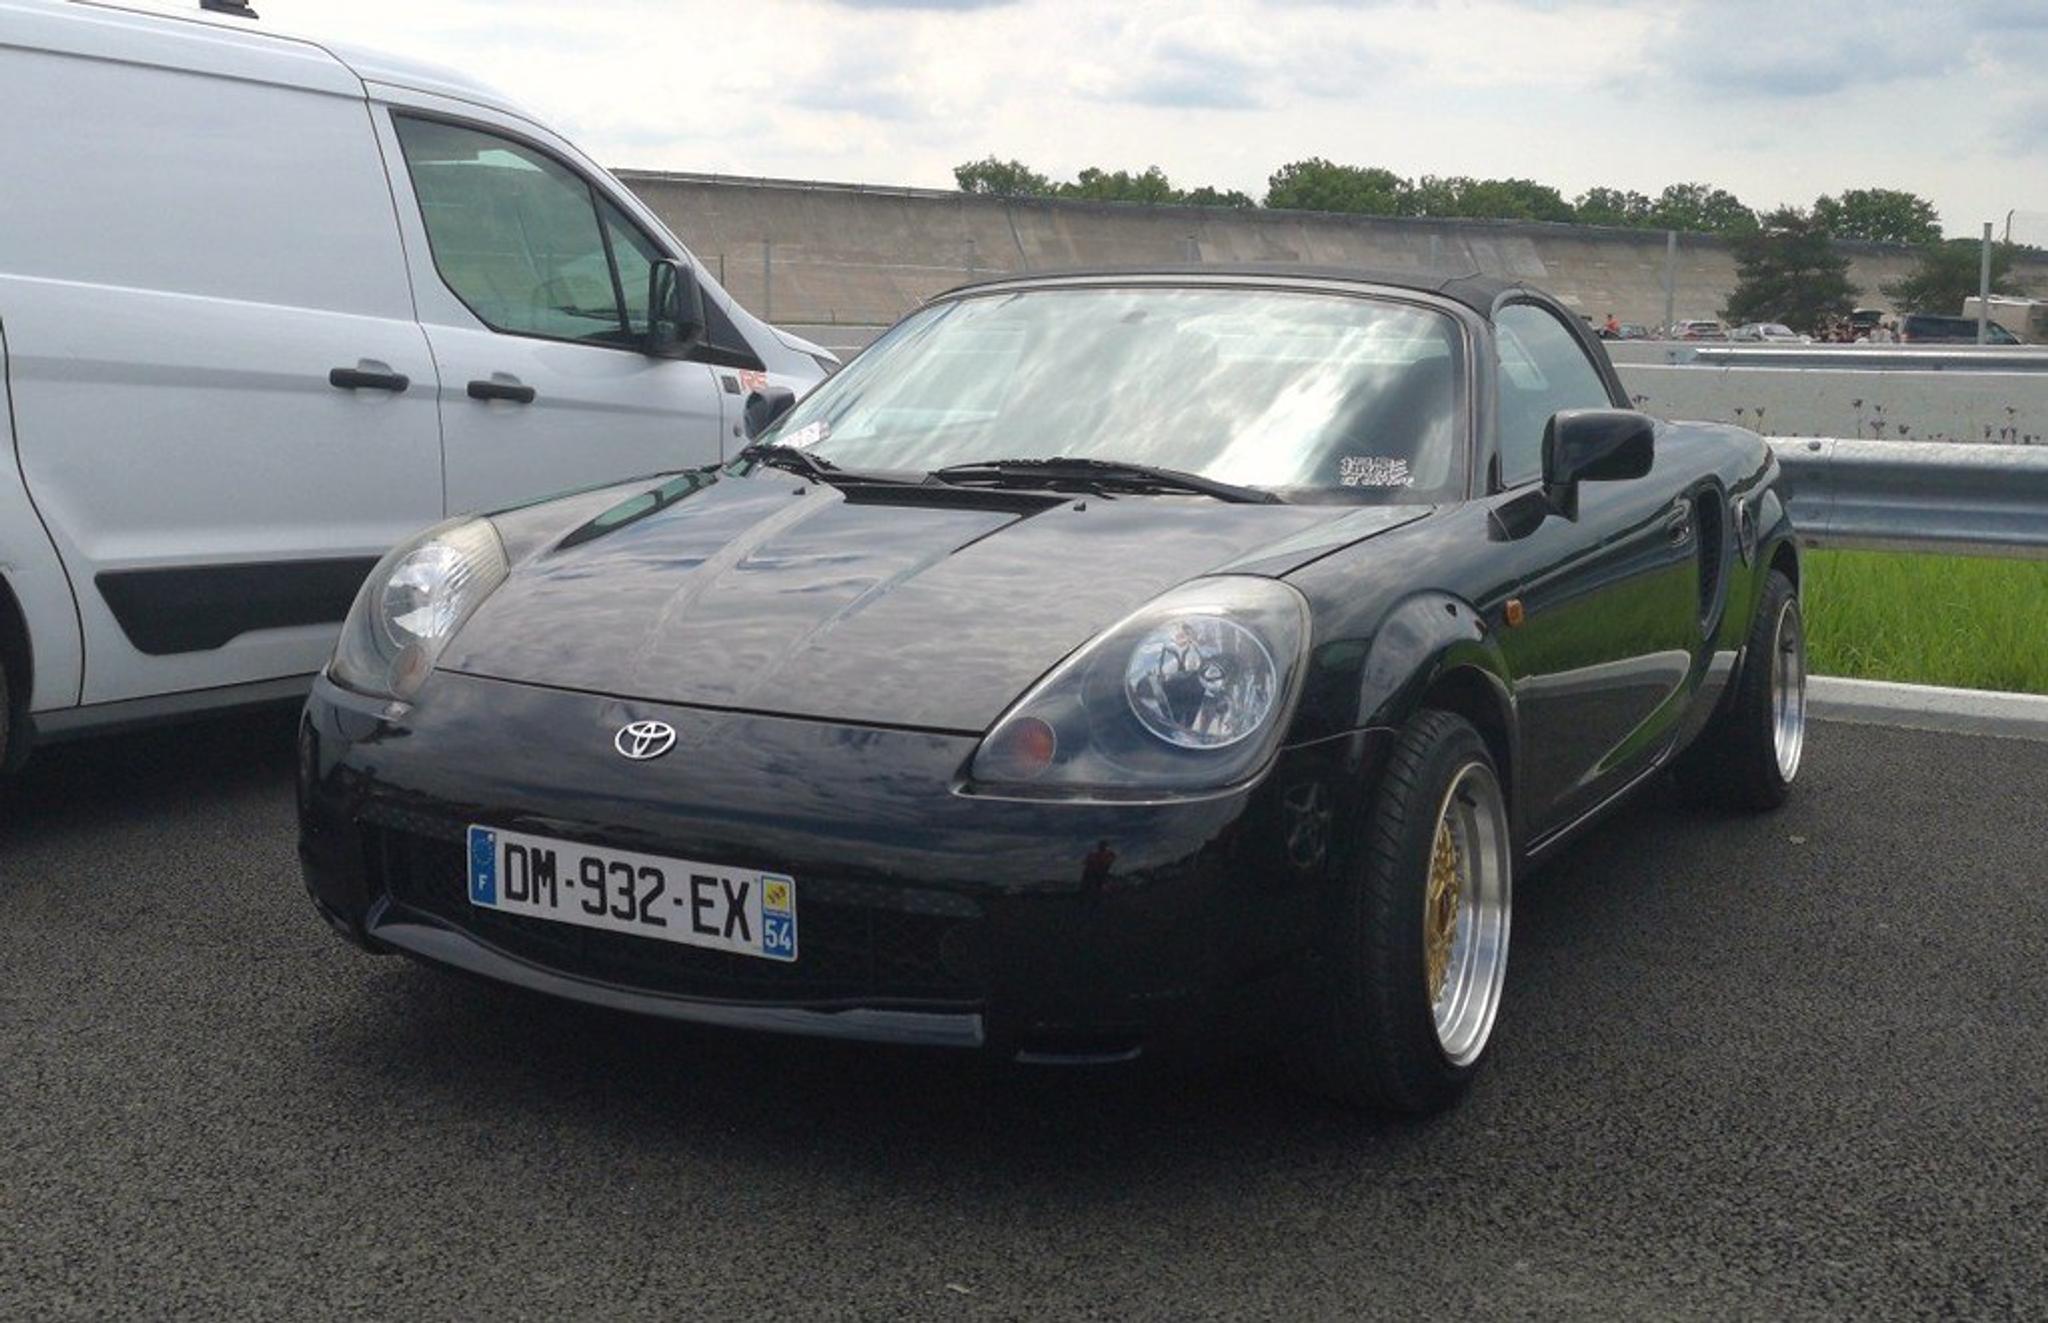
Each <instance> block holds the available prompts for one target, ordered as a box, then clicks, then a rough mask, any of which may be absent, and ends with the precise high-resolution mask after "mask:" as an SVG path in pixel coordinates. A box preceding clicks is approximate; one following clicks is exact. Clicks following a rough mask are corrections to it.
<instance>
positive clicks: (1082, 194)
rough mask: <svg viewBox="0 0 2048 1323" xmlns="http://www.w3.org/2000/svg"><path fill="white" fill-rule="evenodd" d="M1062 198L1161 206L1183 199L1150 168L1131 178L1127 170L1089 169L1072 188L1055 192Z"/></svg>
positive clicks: (1158, 171)
mask: <svg viewBox="0 0 2048 1323" xmlns="http://www.w3.org/2000/svg"><path fill="white" fill-rule="evenodd" d="M1055 191H1056V192H1057V193H1058V194H1059V196H1061V197H1063V198H1083V199H1086V200H1088V201H1090V202H1144V203H1149V204H1152V205H1155V206H1156V205H1158V204H1159V203H1162V202H1178V201H1180V200H1181V198H1182V197H1183V196H1184V195H1183V194H1182V193H1181V191H1180V190H1179V189H1177V188H1175V187H1174V186H1173V181H1172V180H1170V179H1168V178H1167V177H1166V172H1165V171H1164V170H1161V169H1160V168H1159V167H1158V166H1156V165H1153V166H1147V167H1146V168H1145V171H1144V173H1143V174H1135V175H1134V174H1132V173H1131V172H1130V171H1128V170H1100V169H1097V168H1096V167H1095V166H1092V165H1091V166H1089V167H1088V168H1087V169H1086V170H1083V171H1082V172H1081V173H1080V174H1078V175H1076V176H1075V177H1074V182H1073V183H1071V184H1061V185H1060V186H1059V187H1058V189H1056V190H1055Z"/></svg>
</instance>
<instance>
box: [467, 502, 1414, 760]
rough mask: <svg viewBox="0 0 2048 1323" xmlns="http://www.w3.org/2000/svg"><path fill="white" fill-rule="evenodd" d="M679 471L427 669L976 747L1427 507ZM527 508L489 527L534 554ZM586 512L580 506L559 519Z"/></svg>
mask: <svg viewBox="0 0 2048 1323" xmlns="http://www.w3.org/2000/svg"><path fill="white" fill-rule="evenodd" d="M988 496H989V494H987V493H970V494H964V495H962V496H961V498H960V499H959V500H958V501H954V500H951V499H948V498H946V497H941V498H940V499H939V500H937V501H934V500H933V499H932V498H931V496H930V494H929V493H928V492H927V493H919V494H916V495H914V496H906V495H904V494H902V493H901V492H898V493H893V494H892V493H891V492H890V491H889V490H888V489H886V488H856V489H851V490H848V491H841V490H840V489H837V488H833V487H829V486H822V485H816V484H812V483H810V482H808V481H806V480H804V479H801V478H796V477H793V476H791V475H787V474H774V473H768V472H763V473H759V474H756V475H754V476H752V477H747V478H731V477H726V478H719V479H714V478H711V477H709V476H697V477H686V478H683V479H678V480H676V481H675V482H672V483H670V484H668V485H667V486H665V487H663V488H659V489H655V490H654V491H653V492H647V491H642V492H640V493H637V494H635V495H634V496H633V497H631V498H629V499H627V500H625V501H623V502H621V503H619V504H617V505H615V506H613V507H612V508H611V509H609V510H607V511H606V512H604V513H601V514H599V515H598V516H597V517H596V518H595V519H590V520H589V521H588V522H585V523H580V524H577V525H576V526H574V528H573V529H571V530H570V531H568V532H567V533H566V535H564V534H562V533H560V532H557V533H556V534H554V535H552V536H550V537H548V538H547V539H545V540H544V541H541V542H539V543H538V544H537V546H536V547H535V549H533V550H530V551H527V552H525V553H524V554H521V553H520V552H518V551H515V552H514V555H515V558H516V563H515V565H514V567H513V569H512V572H511V574H510V576H509V577H508V578H507V580H506V582H505V583H504V585H503V586H501V587H500V588H499V589H498V591H497V592H496V593H494V594H493V595H492V596H491V597H490V598H489V599H488V600H487V601H486V602H485V603H484V604H483V606H482V607H481V608H479V609H478V611H477V612H476V614H475V615H474V616H472V617H471V618H470V620H469V622H468V623H467V624H466V625H465V626H464V627H463V629H462V631H461V632H460V633H459V634H458V635H457V636H456V638H455V639H454V640H453V641H452V642H451V643H450V645H449V648H448V650H447V651H446V652H445V653H444V654H443V656H442V659H441V667H442V669H444V670H453V671H460V672H463V673H465V674H470V675H478V676H488V677H492V678H497V679H504V680H513V681H518V682H521V683H529V684H544V685H550V686H555V687H559V688H566V689H577V690H585V691H589V692H594V693H604V694H609V695H615V696H619V697H625V698H635V699H642V700H646V701H652V702H661V703H674V704H685V705H698V706H708V707H721V708H732V709H740V710H745V711H755V712H768V713H776V714H785V715H790V716H803V717H816V718H825V719H831V720H839V721H847V722H856V723H862V724H873V725H894V726H910V727H920V728H927V729H934V730H948V731H961V732H978V731H982V730H986V729H987V728H988V727H989V726H990V725H991V724H993V722H994V721H995V719H996V718H997V717H999V716H1001V715H1002V713H1003V711H1004V710H1005V709H1006V708H1008V707H1009V706H1010V704H1011V703H1013V702H1015V701H1016V699H1017V698H1018V696H1019V695H1020V694H1022V693H1023V691H1024V690H1025V689H1026V688H1028V687H1029V686H1030V684H1031V683H1032V682H1033V681H1034V680H1036V679H1037V678H1038V677H1039V676H1040V675H1042V674H1044V673H1045V672H1046V671H1047V670H1049V669H1050V668H1051V667H1052V666H1053V665H1055V664H1056V663H1057V662H1059V660H1060V659H1061V658H1063V657H1065V656H1066V655H1067V654H1068V653H1070V652H1072V651H1073V650H1074V649H1075V648H1077V647H1079V646H1081V645H1082V644H1083V643H1085V642H1087V641H1088V640H1089V639H1090V638H1092V637H1094V635H1095V634H1097V633H1098V632H1100V631H1101V630H1103V629H1104V628H1106V627H1108V626H1109V625H1111V624H1114V623H1115V622H1116V621H1117V620H1119V619H1121V618H1122V617H1123V616H1124V615H1126V614H1127V613H1129V612H1130V611H1132V610H1133V609H1135V608H1136V607H1138V606H1140V605H1142V604H1143V603H1144V602H1146V601H1148V600H1150V599H1151V598H1153V597H1155V596H1157V595H1158V594H1159V593H1161V592H1163V591H1164V590H1166V589H1168V588H1171V587H1173V586H1174V585H1176V584H1179V583H1182V582H1185V581H1186V580H1189V579H1193V578H1199V577H1201V576H1203V575H1205V574H1213V573H1218V572H1223V571H1231V572H1243V573H1260V574H1279V573H1284V572H1286V571H1287V570H1288V569H1290V568H1293V567H1294V566H1297V565H1300V564H1302V563H1305V562H1306V561H1308V560H1311V559H1314V558H1316V557H1317V556H1320V555H1323V554H1326V553H1327V552H1329V551H1331V550H1334V549H1335V548H1336V547H1339V546H1342V545H1345V544H1347V543H1350V542H1355V541H1357V540H1358V539H1360V538H1362V537H1370V536H1372V535H1374V534H1376V533H1378V532H1381V531H1384V530H1386V529H1388V528H1392V527H1395V526H1397V525H1400V524H1403V523H1407V522H1409V521H1411V520H1414V519H1418V518H1420V517H1422V516H1423V515H1425V514H1427V513H1428V511H1429V507H1427V506H1369V507H1368V506H1345V505H1225V504H1219V503H1217V502H1215V501H1212V500H1209V499H1207V498H1202V497H1187V498H1182V497H1165V496H1124V497H1117V498H1107V497H1100V496H1091V497H1088V498H1086V499H1085V500H1067V501H1062V502H1059V503H1058V504H1053V505H1049V506H1045V507H1042V508H1027V507H1025V506H1022V505H1019V503H1016V502H1007V503H1006V504H1007V508H992V507H995V506H997V505H998V504H999V503H1003V502H1002V498H995V499H984V498H987V497H988ZM547 509H548V507H545V506H542V507H537V508H529V509H527V510H523V511H517V512H514V513H512V514H510V515H505V516H498V518H499V519H500V521H501V523H506V522H508V521H509V523H510V525H511V526H509V527H508V528H507V530H506V532H507V543H508V545H511V546H515V547H520V546H527V545H530V544H531V539H530V534H528V532H527V530H528V529H530V526H531V524H532V521H534V520H535V519H538V518H545V512H546V511H547ZM587 509H588V507H587V506H585V507H583V508H581V509H579V510H577V512H576V514H577V517H579V518H581V517H584V516H585V515H586V514H587Z"/></svg>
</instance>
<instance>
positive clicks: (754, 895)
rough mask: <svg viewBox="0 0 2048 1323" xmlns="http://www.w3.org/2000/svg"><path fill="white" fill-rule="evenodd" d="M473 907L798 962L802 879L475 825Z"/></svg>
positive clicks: (471, 851) (472, 840)
mask: <svg viewBox="0 0 2048 1323" xmlns="http://www.w3.org/2000/svg"><path fill="white" fill-rule="evenodd" d="M469 903H470V904H472V905H474V906H476V907H478V908H479V909H489V910H498V911H500V912H502V913H506V914H521V915H525V916H527V917H528V918H534V919H544V920H547V921H549V922H551V923H570V924H575V925H577V926H578V927H583V928H602V929H604V930H605V931H607V932H617V933H630V934H632V935H633V936H635V937H646V938H651V939H653V940H655V941H660V942H675V943H677V944H679V945H682V946H695V947H702V948H704V949H706V950H711V951H725V952H728V953H730V954H732V955H738V956H752V957H754V958H756V959H762V960H781V961H786V962H787V961H794V960H795V959H796V958H797V932H796V881H795V880H794V879H793V878H791V877H789V876H788V875H787V874H784V873H769V872H763V871H760V870H756V869H746V868H729V867H726V866H724V865H722V864H700V863H693V862H691V861H689V860H687V859H670V858H665V857H662V856H658V855H648V854H637V853H634V852H632V851H630V850H612V849H607V848H605V847H603V846H596V845H584V844H582V843H580V842H577V841H564V840H557V839H555V838H553V837H548V836H529V835H526V834H524V833H522V832H511V831H504V830H502V829H500V828H496V827H484V826H472V827H471V828H470V829H469Z"/></svg>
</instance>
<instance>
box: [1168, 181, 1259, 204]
mask: <svg viewBox="0 0 2048 1323" xmlns="http://www.w3.org/2000/svg"><path fill="white" fill-rule="evenodd" d="M1181 201H1182V202H1185V203H1187V204H1188V205H1189V206H1191V207H1256V206H1257V205H1259V204H1258V203H1256V202H1254V201H1252V196H1251V194H1249V193H1245V192H1241V191H1239V190H1238V189H1234V188H1233V189H1229V190H1226V191H1223V192H1218V191H1217V190H1216V189H1214V188H1211V187H1210V186H1209V185H1207V184H1204V185H1202V186H1201V187H1200V188H1194V189H1189V190H1188V193H1187V196H1185V197H1183V198H1182V199H1181Z"/></svg>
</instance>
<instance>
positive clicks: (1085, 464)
mask: <svg viewBox="0 0 2048 1323" xmlns="http://www.w3.org/2000/svg"><path fill="white" fill-rule="evenodd" d="M931 476H932V477H933V478H936V479H938V480H939V481H940V482H951V483H957V484H966V483H977V482H984V483H989V484H991V485H997V486H1022V485H1026V484H1033V485H1038V486H1044V485H1048V484H1054V483H1063V482H1064V483H1080V484H1084V485H1088V486H1095V487H1121V488H1123V489H1124V490H1126V491H1141V492H1194V493H1196V494H1198V495H1202V496H1212V497H1214V498H1216V499H1217V500H1219V501H1231V502H1234V503H1237V504H1246V505H1278V504H1282V501H1281V499H1280V497H1279V495H1278V494H1277V493H1274V492H1269V491H1261V490H1259V489H1258V488H1257V487H1240V486H1238V485H1237V484H1236V483H1234V482H1219V481H1217V480H1216V479H1214V478H1205V477H1203V476H1202V475H1201V474H1199V473H1187V472H1183V471H1182V470H1180V469H1163V468H1159V467H1157V466H1156V465H1152V464H1131V463H1127V462H1125V461H1123V460H1117V459H1089V458H1085V457H1081V456H1065V457H1060V456H1055V457H1053V458H1051V459H990V460H981V461H977V462H975V463H972V464H952V465H948V466H947V467H945V468H942V469H934V470H933V471H932V473H931Z"/></svg>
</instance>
